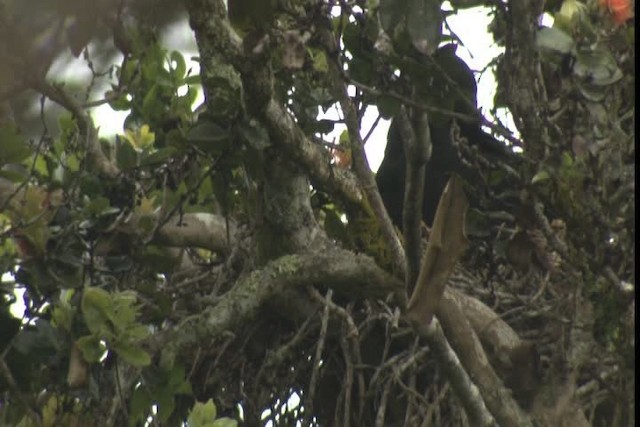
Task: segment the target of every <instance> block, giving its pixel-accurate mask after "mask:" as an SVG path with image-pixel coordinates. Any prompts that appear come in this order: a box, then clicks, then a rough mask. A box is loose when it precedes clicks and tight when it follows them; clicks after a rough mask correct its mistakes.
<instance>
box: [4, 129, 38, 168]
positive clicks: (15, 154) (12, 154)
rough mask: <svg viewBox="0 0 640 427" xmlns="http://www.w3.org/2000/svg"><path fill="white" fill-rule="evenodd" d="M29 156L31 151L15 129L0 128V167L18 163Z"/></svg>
mask: <svg viewBox="0 0 640 427" xmlns="http://www.w3.org/2000/svg"><path fill="white" fill-rule="evenodd" d="M30 155H31V150H30V149H29V146H28V145H27V142H26V140H25V139H24V137H23V136H22V135H21V134H20V132H19V131H18V128H17V127H15V126H2V127H0V167H1V166H3V165H5V164H7V163H20V162H22V161H23V160H25V159H26V158H27V157H29V156H30Z"/></svg>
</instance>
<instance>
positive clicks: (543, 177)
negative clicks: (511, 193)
mask: <svg viewBox="0 0 640 427" xmlns="http://www.w3.org/2000/svg"><path fill="white" fill-rule="evenodd" d="M549 179H551V175H550V174H549V172H548V171H547V170H544V169H543V170H541V171H539V172H538V173H536V174H535V175H534V177H533V178H531V183H532V184H537V183H539V182H543V181H547V180H549Z"/></svg>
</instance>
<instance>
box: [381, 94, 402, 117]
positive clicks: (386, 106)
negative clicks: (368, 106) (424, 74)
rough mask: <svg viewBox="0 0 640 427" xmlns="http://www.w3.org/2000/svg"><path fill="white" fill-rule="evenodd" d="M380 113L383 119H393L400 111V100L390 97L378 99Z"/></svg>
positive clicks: (382, 96) (383, 96)
mask: <svg viewBox="0 0 640 427" xmlns="http://www.w3.org/2000/svg"><path fill="white" fill-rule="evenodd" d="M376 105H377V106H378V111H379V112H380V116H382V118H383V119H387V120H389V119H391V118H392V117H393V116H395V115H396V113H397V112H398V110H399V109H400V105H401V102H400V101H399V100H398V98H395V97H393V96H389V95H380V96H379V97H378V102H377V104H376Z"/></svg>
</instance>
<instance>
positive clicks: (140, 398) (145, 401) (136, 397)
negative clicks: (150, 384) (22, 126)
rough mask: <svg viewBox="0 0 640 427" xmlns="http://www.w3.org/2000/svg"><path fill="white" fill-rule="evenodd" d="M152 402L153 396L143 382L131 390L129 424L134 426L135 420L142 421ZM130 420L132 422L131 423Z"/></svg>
mask: <svg viewBox="0 0 640 427" xmlns="http://www.w3.org/2000/svg"><path fill="white" fill-rule="evenodd" d="M152 403H153V398H152V396H151V393H150V391H149V389H148V388H147V387H146V386H145V385H144V384H141V385H140V386H139V387H138V388H136V389H135V390H134V391H133V395H132V396H131V401H130V406H129V409H130V412H131V418H130V419H129V425H130V426H135V425H136V423H135V421H142V420H143V419H144V418H146V416H147V414H148V413H149V410H150V409H151V405H152ZM131 421H134V422H133V423H132V422H131Z"/></svg>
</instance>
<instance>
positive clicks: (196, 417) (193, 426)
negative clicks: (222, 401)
mask: <svg viewBox="0 0 640 427" xmlns="http://www.w3.org/2000/svg"><path fill="white" fill-rule="evenodd" d="M216 415H217V409H216V404H215V403H213V399H209V400H207V402H206V403H200V402H196V403H195V405H193V409H192V410H191V413H190V414H189V418H187V424H188V426H189V427H203V426H205V425H207V424H208V423H210V422H211V421H213V420H215V419H216Z"/></svg>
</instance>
